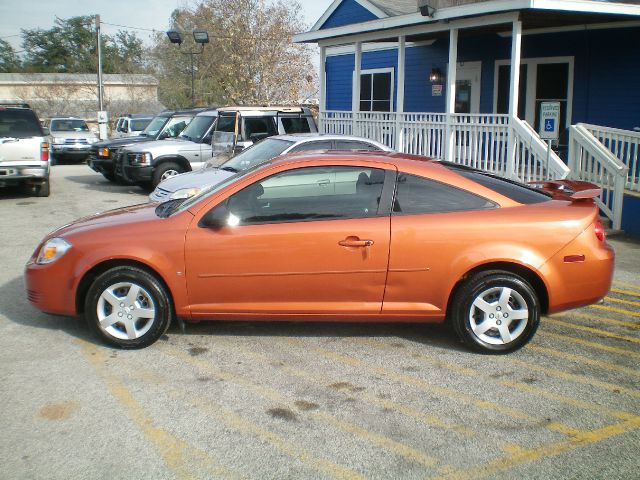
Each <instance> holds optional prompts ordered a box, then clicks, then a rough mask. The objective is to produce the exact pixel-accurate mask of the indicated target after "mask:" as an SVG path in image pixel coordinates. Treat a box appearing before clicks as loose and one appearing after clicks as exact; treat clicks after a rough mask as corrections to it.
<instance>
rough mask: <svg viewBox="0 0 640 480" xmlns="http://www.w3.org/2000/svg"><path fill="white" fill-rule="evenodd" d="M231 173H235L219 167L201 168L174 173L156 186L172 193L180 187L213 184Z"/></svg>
mask: <svg viewBox="0 0 640 480" xmlns="http://www.w3.org/2000/svg"><path fill="white" fill-rule="evenodd" d="M232 175H235V173H234V172H229V171H227V170H220V169H219V168H201V169H199V170H195V171H193V172H187V173H183V174H182V175H176V176H175V177H171V178H168V179H166V180H165V181H164V182H162V183H161V184H160V185H158V187H159V188H161V189H163V190H166V191H168V192H172V193H173V192H175V191H176V190H180V189H182V188H192V187H208V186H209V185H215V184H217V183H220V182H222V181H223V180H225V179H227V178H229V177H231V176H232Z"/></svg>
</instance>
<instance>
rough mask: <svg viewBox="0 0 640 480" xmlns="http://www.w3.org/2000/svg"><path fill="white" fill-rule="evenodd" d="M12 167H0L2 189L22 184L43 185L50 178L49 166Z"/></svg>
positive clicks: (0, 185)
mask: <svg viewBox="0 0 640 480" xmlns="http://www.w3.org/2000/svg"><path fill="white" fill-rule="evenodd" d="M43 163H44V164H45V165H44V166H36V165H12V166H0V187H5V186H9V185H18V184H21V183H34V184H37V183H42V182H44V181H45V180H47V179H48V178H49V166H48V164H47V163H46V162H43Z"/></svg>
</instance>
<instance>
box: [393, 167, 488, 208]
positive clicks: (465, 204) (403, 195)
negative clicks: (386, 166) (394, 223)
mask: <svg viewBox="0 0 640 480" xmlns="http://www.w3.org/2000/svg"><path fill="white" fill-rule="evenodd" d="M495 207H496V205H495V204H494V203H493V202H491V201H489V200H487V199H486V198H483V197H480V196H479V195H476V194H474V193H471V192H468V191H466V190H462V189H460V188H457V187H454V186H452V185H447V184H444V183H440V182H436V181H434V180H429V179H427V178H423V177H418V176H416V175H409V174H406V173H399V174H398V181H397V184H396V195H395V199H394V202H393V213H394V214H396V215H398V214H419V213H445V212H460V211H467V210H484V209H488V208H495Z"/></svg>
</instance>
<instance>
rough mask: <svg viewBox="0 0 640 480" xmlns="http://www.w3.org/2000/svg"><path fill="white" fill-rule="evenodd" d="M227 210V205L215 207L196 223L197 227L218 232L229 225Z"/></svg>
mask: <svg viewBox="0 0 640 480" xmlns="http://www.w3.org/2000/svg"><path fill="white" fill-rule="evenodd" d="M230 214H231V212H229V209H228V208H227V204H226V202H225V203H222V204H220V205H218V206H217V207H215V208H213V209H212V210H209V211H208V212H207V213H206V214H205V215H204V217H202V218H201V219H200V222H199V223H198V226H199V227H204V228H211V229H213V230H220V229H221V228H224V227H226V226H228V225H229V215H230Z"/></svg>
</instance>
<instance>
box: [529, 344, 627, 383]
mask: <svg viewBox="0 0 640 480" xmlns="http://www.w3.org/2000/svg"><path fill="white" fill-rule="evenodd" d="M525 349H526V350H533V351H535V352H539V353H542V354H544V355H549V356H552V357H558V358H562V359H564V360H569V361H572V362H576V363H578V364H581V365H591V366H593V367H596V368H600V369H602V370H607V371H610V372H617V373H622V374H625V375H632V376H639V377H640V370H638V369H637V368H629V367H625V366H623V365H618V364H617V363H610V362H603V361H601V360H595V359H593V358H587V357H584V356H582V355H574V354H571V353H566V352H563V351H561V350H554V349H551V348H546V347H541V346H540V345H536V344H532V343H528V344H527V346H526V347H525Z"/></svg>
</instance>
